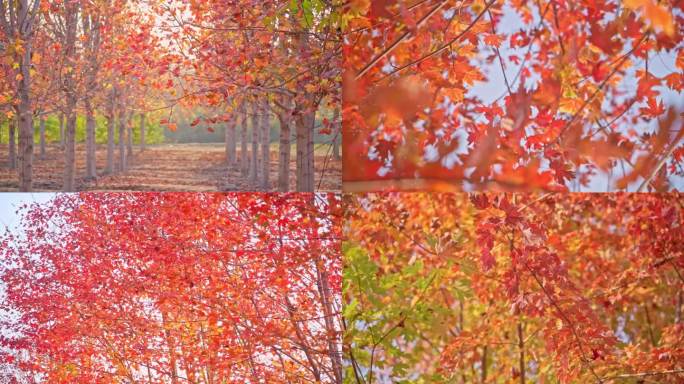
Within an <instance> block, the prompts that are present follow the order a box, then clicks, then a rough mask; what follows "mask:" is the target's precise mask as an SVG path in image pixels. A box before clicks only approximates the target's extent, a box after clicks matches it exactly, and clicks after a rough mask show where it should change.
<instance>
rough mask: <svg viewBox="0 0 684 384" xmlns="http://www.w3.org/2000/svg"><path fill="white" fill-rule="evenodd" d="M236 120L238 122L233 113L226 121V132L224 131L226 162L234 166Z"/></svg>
mask: <svg viewBox="0 0 684 384" xmlns="http://www.w3.org/2000/svg"><path fill="white" fill-rule="evenodd" d="M237 122H238V119H237V117H236V116H235V114H234V115H233V116H232V117H231V118H230V120H229V121H228V123H227V124H226V132H225V141H226V142H225V144H226V163H228V166H229V167H232V166H234V165H235V162H236V157H235V150H236V145H235V125H236V124H237Z"/></svg>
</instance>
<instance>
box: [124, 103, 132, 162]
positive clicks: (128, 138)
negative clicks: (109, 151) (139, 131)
mask: <svg viewBox="0 0 684 384" xmlns="http://www.w3.org/2000/svg"><path fill="white" fill-rule="evenodd" d="M126 162H127V164H126V167H130V166H131V164H132V163H133V112H130V113H129V115H128V118H127V119H126Z"/></svg>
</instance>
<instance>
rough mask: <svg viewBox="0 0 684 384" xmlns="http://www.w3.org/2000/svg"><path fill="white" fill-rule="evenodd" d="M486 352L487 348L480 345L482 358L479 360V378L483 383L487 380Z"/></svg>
mask: <svg viewBox="0 0 684 384" xmlns="http://www.w3.org/2000/svg"><path fill="white" fill-rule="evenodd" d="M487 352H488V348H487V346H486V345H485V346H484V347H482V360H481V362H480V374H481V377H480V378H481V383H482V384H485V383H486V382H487Z"/></svg>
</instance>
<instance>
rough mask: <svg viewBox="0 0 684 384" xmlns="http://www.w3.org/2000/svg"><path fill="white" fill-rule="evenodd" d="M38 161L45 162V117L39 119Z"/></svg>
mask: <svg viewBox="0 0 684 384" xmlns="http://www.w3.org/2000/svg"><path fill="white" fill-rule="evenodd" d="M39 127H40V159H41V160H45V116H41V117H40V122H39Z"/></svg>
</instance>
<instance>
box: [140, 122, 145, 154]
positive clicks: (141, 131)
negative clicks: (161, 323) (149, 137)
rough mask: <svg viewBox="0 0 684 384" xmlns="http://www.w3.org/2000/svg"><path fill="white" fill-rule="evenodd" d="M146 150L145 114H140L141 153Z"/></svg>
mask: <svg viewBox="0 0 684 384" xmlns="http://www.w3.org/2000/svg"><path fill="white" fill-rule="evenodd" d="M144 150H145V114H144V113H141V114H140V152H143V151H144Z"/></svg>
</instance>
